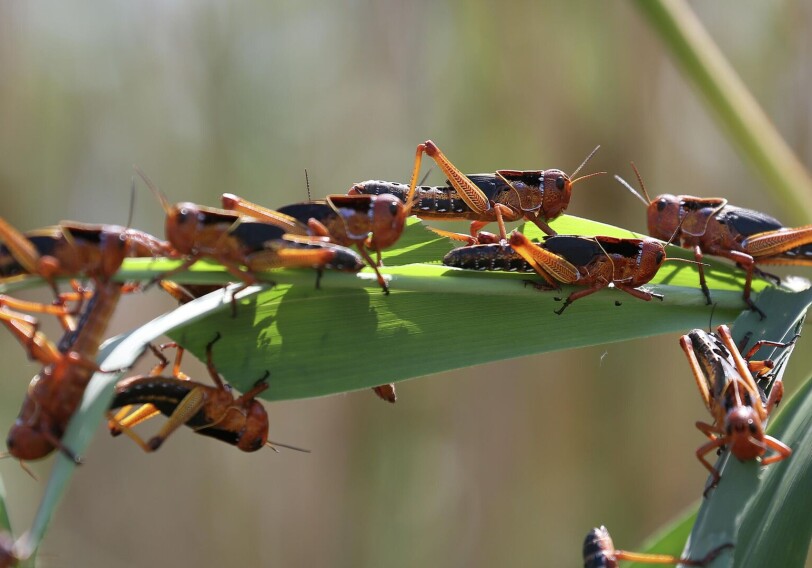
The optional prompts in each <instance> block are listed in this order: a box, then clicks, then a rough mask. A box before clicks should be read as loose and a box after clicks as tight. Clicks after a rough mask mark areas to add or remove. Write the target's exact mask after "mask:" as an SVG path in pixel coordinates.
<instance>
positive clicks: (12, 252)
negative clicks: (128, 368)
mask: <svg viewBox="0 0 812 568" xmlns="http://www.w3.org/2000/svg"><path fill="white" fill-rule="evenodd" d="M0 241H3V243H4V244H3V245H0V280H2V279H4V278H13V277H16V276H18V275H23V274H29V275H34V276H40V277H41V278H43V279H44V280H45V281H46V282H47V283H48V284H49V285H50V287H51V288H52V289H53V291H54V294H55V295H56V301H55V302H54V304H53V305H47V304H41V303H37V302H27V301H24V300H18V299H15V298H12V297H10V296H0V306H6V307H9V308H11V309H14V310H20V311H25V312H32V313H47V314H53V315H56V316H57V317H59V319H60V321H61V322H62V325H63V327H65V328H66V329H72V327H73V322H72V320H71V318H70V316H71V315H73V314H74V313H75V312H76V311H77V310H78V308H74V309H72V310H71V309H68V308H67V307H66V303H67V302H70V301H77V302H79V304H80V305H81V302H82V301H83V300H84V299H86V298H87V297H89V294H90V293H89V292H88V291H86V290H84V289H82V288H81V287H80V286H79V285H78V283H76V282H75V281H74V283H73V287H74V291H73V292H71V293H64V292H60V291H59V289H58V287H57V283H56V280H57V278H60V277H70V278H79V277H84V278H90V279H99V278H101V279H104V278H107V277H109V276H110V275H111V274H112V273H113V272H115V270H113V268H114V267H115V269H117V267H118V265H119V264H120V263H119V260H118V259H119V258H120V257H122V258H123V257H149V256H170V255H171V254H172V251H171V247H170V246H169V244H168V243H166V242H164V241H161V240H159V239H157V238H155V237H153V236H152V235H150V234H148V233H144V232H143V231H137V230H135V229H130V228H125V227H119V226H117V225H93V224H87V223H77V222H73V221H62V222H61V223H60V224H59V225H57V226H54V227H48V228H45V229H39V230H35V231H31V232H28V233H25V234H23V233H20V232H19V231H17V230H16V229H15V228H14V227H12V226H11V225H10V224H8V223H7V222H6V221H4V220H3V219H2V218H0Z"/></svg>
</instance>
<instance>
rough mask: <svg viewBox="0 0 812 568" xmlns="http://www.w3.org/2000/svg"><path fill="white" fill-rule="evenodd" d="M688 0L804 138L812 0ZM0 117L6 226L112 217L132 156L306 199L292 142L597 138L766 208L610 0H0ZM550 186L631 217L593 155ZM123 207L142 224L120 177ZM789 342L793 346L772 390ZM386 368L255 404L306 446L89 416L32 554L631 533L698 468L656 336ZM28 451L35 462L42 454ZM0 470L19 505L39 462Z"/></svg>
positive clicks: (198, 177) (170, 174)
mask: <svg viewBox="0 0 812 568" xmlns="http://www.w3.org/2000/svg"><path fill="white" fill-rule="evenodd" d="M695 8H696V9H697V10H698V12H699V16H700V18H701V19H702V21H703V22H704V23H705V24H706V26H707V27H708V29H709V31H710V32H711V34H712V35H713V36H714V37H715V38H716V39H717V41H718V43H719V44H720V47H721V48H722V50H723V52H724V53H725V54H726V55H727V56H728V57H729V58H730V60H731V62H732V64H733V66H734V67H735V68H736V70H737V71H738V72H739V73H740V74H741V76H742V78H743V79H744V81H745V83H746V84H747V85H749V86H750V87H751V88H752V90H753V92H754V94H755V96H756V97H757V98H758V100H759V101H760V103H761V104H762V105H763V106H764V108H765V110H766V112H767V114H768V115H769V116H770V117H771V118H772V119H773V120H774V121H775V122H776V124H777V126H778V128H779V130H780V131H781V133H782V134H783V135H784V136H785V137H786V138H787V140H788V141H789V144H790V146H791V147H792V148H794V149H795V150H796V151H797V152H798V153H799V155H800V157H801V159H802V161H804V162H805V163H810V162H812V113H810V102H809V101H810V99H809V92H810V86H812V74H811V73H812V72H811V71H810V66H809V62H808V55H809V53H810V49H812V33H810V29H811V28H812V5H810V4H808V3H804V2H800V1H797V0H796V1H791V0H783V1H778V2H773V3H762V2H757V1H754V0H747V1H737V2H734V1H732V0H725V1H720V2H715V3H713V4H704V3H703V4H699V3H697V5H696V6H695ZM0 124H2V128H0V198H1V199H0V203H2V205H1V207H2V216H3V217H5V218H7V219H9V220H10V221H12V222H13V223H14V224H15V225H16V226H18V227H20V228H21V229H31V228H35V227H40V226H44V225H48V224H52V223H55V222H56V221H58V220H59V219H63V218H67V219H76V220H82V221H88V222H110V223H119V224H124V223H126V222H127V217H128V207H129V200H130V192H129V186H130V178H131V176H132V173H133V170H132V165H133V164H138V165H140V166H141V167H142V168H144V170H146V171H147V172H148V173H149V175H150V176H151V177H152V178H153V179H154V180H156V182H157V183H158V184H159V185H160V186H161V187H162V188H163V189H164V190H165V191H166V192H167V193H168V194H169V196H170V199H173V200H193V201H197V202H200V203H206V204H216V202H217V198H218V196H219V194H220V193H222V192H223V191H231V192H235V193H240V194H242V195H245V196H246V197H248V198H250V199H253V200H256V201H260V202H263V203H267V204H268V205H270V206H276V205H282V204H285V203H289V202H293V201H297V200H302V199H304V198H305V196H306V190H305V182H304V174H303V170H304V169H305V168H307V169H308V171H309V173H310V181H311V186H312V189H313V192H314V195H316V196H319V195H324V194H326V193H335V192H342V191H345V190H346V189H347V188H348V187H349V186H350V184H351V183H352V182H355V181H361V180H365V179H391V180H406V178H407V176H408V174H409V172H410V168H411V162H412V157H413V151H414V147H415V145H416V144H417V143H418V142H420V141H423V140H425V139H427V138H431V139H433V140H435V141H436V142H437V143H438V144H439V145H440V147H441V148H443V150H444V151H445V152H446V153H447V155H448V156H449V157H450V158H451V159H452V160H454V161H455V162H456V163H457V164H458V165H459V166H460V167H461V168H462V169H463V170H464V171H467V172H474V171H492V170H494V169H496V168H517V169H522V168H526V169H530V168H547V167H559V168H562V169H564V170H568V171H571V170H572V169H573V168H575V166H577V165H578V163H579V162H580V161H581V160H582V159H583V157H584V156H585V155H586V154H587V153H588V152H589V151H590V150H591V149H592V148H593V147H594V146H595V145H596V144H599V143H600V144H602V145H603V147H602V149H601V151H600V153H599V154H598V155H597V156H596V158H595V159H594V160H593V162H592V164H591V165H590V169H591V170H595V169H606V170H608V171H609V172H610V173H620V174H621V175H623V176H624V177H627V178H628V177H630V176H631V169H630V168H629V166H628V162H629V160H634V161H635V162H636V163H637V164H638V166H639V167H640V170H641V172H642V174H643V175H644V178H645V180H646V182H647V185H648V187H649V188H650V190H653V191H654V192H659V193H665V192H671V193H693V194H698V195H706V196H712V195H724V196H726V197H728V198H729V199H730V200H731V202H733V203H737V204H741V205H744V206H749V207H753V208H758V209H762V210H765V211H767V212H770V213H772V214H775V215H777V216H779V218H780V217H781V214H782V213H783V211H782V204H781V203H780V202H776V201H775V200H774V199H773V198H772V196H771V192H770V188H769V187H764V185H763V184H762V183H761V181H760V180H759V179H758V177H757V176H756V174H755V173H754V172H753V171H752V169H750V168H749V167H748V164H747V163H744V162H743V161H742V160H741V159H740V158H739V156H737V155H736V154H735V153H734V152H733V150H732V149H731V146H730V144H729V143H728V142H727V141H726V140H725V138H724V136H723V135H722V134H721V133H720V131H719V129H718V128H717V125H716V124H715V123H714V121H713V118H712V117H711V116H710V115H709V114H708V112H707V111H706V109H705V107H704V106H703V103H702V101H701V100H700V99H699V98H698V96H697V95H696V94H695V93H694V92H693V90H692V89H691V88H690V86H689V85H687V84H686V81H685V80H684V78H683V77H682V76H681V75H680V74H679V72H678V71H677V70H676V69H675V68H674V66H673V65H672V63H671V62H670V61H669V59H668V56H667V54H666V53H664V50H663V48H662V46H661V45H660V43H659V42H658V40H657V38H656V37H653V36H652V34H651V33H650V31H649V30H648V29H647V28H646V27H645V25H644V23H643V22H642V20H641V19H640V17H639V16H638V14H636V13H635V12H634V10H633V9H632V8H631V7H630V6H628V5H626V4H624V3H595V2H588V1H584V0H578V1H572V2H566V3H563V2H562V3H535V2H509V3H490V2H482V1H474V2H464V1H459V0H450V1H441V2H425V1H419V2H409V3H407V2H399V1H392V0H387V1H381V2H371V1H356V2H332V3H330V2H312V1H309V0H304V1H300V2H295V3H285V2H280V3H263V2H245V1H232V2H228V3H221V2H213V1H197V2H190V1H183V0H181V1H177V2H158V1H154V0H153V1H145V2H137V3H134V2H125V1H110V2H104V3H62V2H56V1H43V2H22V1H12V2H6V3H3V4H0ZM431 180H432V181H438V182H439V181H440V180H441V177H440V175H439V174H437V173H436V172H435V173H434V174H433V177H432V178H431ZM570 212H571V213H573V214H576V215H581V216H586V217H591V218H594V219H596V220H600V221H605V222H609V223H612V224H616V225H621V226H626V227H629V228H631V229H635V230H643V229H644V227H645V226H644V222H645V220H644V216H643V211H642V208H641V206H640V204H639V202H637V201H636V200H634V199H633V198H632V197H631V196H629V195H628V194H627V193H625V192H624V191H623V190H622V189H621V188H620V187H619V186H618V185H617V184H615V183H614V181H613V180H611V178H610V177H608V176H606V177H603V178H599V179H596V180H593V181H590V182H589V183H588V184H584V185H583V186H579V187H578V188H577V190H576V195H575V196H574V198H573V201H572V206H571V208H570ZM133 224H134V226H136V227H139V228H142V229H146V230H150V231H153V232H155V233H160V232H161V231H162V214H161V210H160V208H159V206H158V205H157V203H155V202H154V200H152V198H151V197H150V196H149V194H148V193H147V192H146V191H143V188H141V189H139V192H138V201H137V204H136V207H135V211H134V222H133ZM806 275H807V276H809V275H808V274H806ZM171 307H172V302H171V301H169V300H168V299H166V298H164V297H162V296H161V295H160V294H159V293H158V292H157V291H155V290H153V291H150V292H149V293H148V294H146V295H145V296H143V297H134V298H127V299H126V300H125V301H124V302H123V305H122V307H121V309H120V311H119V313H118V315H117V318H116V321H115V323H114V328H115V331H116V332H119V331H123V330H126V329H128V328H131V327H133V326H135V325H138V324H139V323H141V322H143V321H145V319H146V318H147V317H151V316H152V315H157V314H159V313H161V312H163V311H165V310H167V309H169V308H171ZM471 309H472V310H475V309H476V306H475V305H472V306H471ZM52 331H53V330H52ZM516 332H517V333H521V330H516ZM482 333H488V327H487V323H486V322H483V328H482ZM549 333H556V330H555V329H550V330H549ZM803 342H804V343H805V344H806V345H809V343H808V338H804V339H803ZM438 348H439V347H438ZM369 349H375V345H370V346H369ZM0 356H2V358H3V361H5V362H6V363H5V364H6V365H8V369H9V372H8V373H6V377H5V380H3V381H2V383H0V424H2V425H3V427H4V428H5V425H8V424H10V423H11V421H12V420H13V417H14V416H15V415H16V412H17V409H18V406H19V402H20V400H21V398H22V395H23V393H24V391H25V388H26V385H27V381H28V379H29V378H30V377H31V376H32V375H33V373H34V372H35V371H36V366H35V365H32V364H30V363H28V362H27V361H26V360H25V357H24V356H23V354H22V352H21V351H20V350H19V348H18V347H17V345H16V344H14V342H13V341H11V340H10V339H9V338H5V339H4V340H3V341H2V343H0ZM313 356H314V357H317V356H318V353H314V355H313ZM415 356H419V354H415ZM188 368H189V372H190V373H192V374H195V373H196V374H197V375H198V376H200V375H201V371H200V367H195V366H193V365H189V366H188ZM809 368H810V356H809V355H808V352H806V349H804V348H803V347H802V348H800V349H798V350H796V356H795V357H794V359H793V361H792V363H791V365H790V369H789V371H788V374H787V376H786V378H785V380H786V382H787V386H788V388H789V389H790V391H792V390H793V389H794V387H796V386H797V385H798V384H799V381H800V380H801V379H802V378H805V377H806V376H807V375H808V372H809ZM381 380H382V382H383V381H385V380H386V369H385V368H382V369H381ZM398 389H399V395H400V399H399V401H398V403H397V404H396V405H395V406H394V407H390V406H388V405H386V404H384V403H382V402H380V401H378V400H377V399H376V398H375V397H374V396H373V395H372V394H371V393H369V392H359V393H352V394H347V395H345V396H335V397H329V398H324V399H317V400H304V401H295V402H287V403H277V404H273V405H269V412H270V414H271V419H272V438H274V439H277V440H280V441H285V442H289V443H293V444H298V445H303V446H306V447H309V448H311V449H312V450H313V453H312V454H311V455H304V454H297V453H293V452H288V451H283V452H282V453H280V454H274V453H272V452H270V451H264V452H261V453H259V454H252V455H242V454H240V452H238V451H236V450H235V449H233V448H231V447H226V446H225V445H222V444H217V443H214V442H212V441H211V440H209V439H204V438H202V437H199V436H195V435H193V434H192V433H191V432H188V431H183V432H181V433H179V434H178V435H176V436H174V437H173V438H172V439H170V441H169V442H168V443H167V444H166V445H165V446H164V447H163V448H162V449H161V451H160V452H158V453H157V454H155V455H149V456H147V455H144V454H142V453H141V451H140V450H139V449H138V448H137V447H136V446H134V445H132V444H131V443H130V442H128V441H127V440H124V439H116V440H112V439H110V438H109V437H108V436H106V435H103V434H101V435H99V437H98V439H97V440H96V442H95V443H94V445H93V446H92V447H91V449H90V451H89V452H88V454H87V456H86V465H84V466H83V467H82V468H81V469H80V471H79V472H78V475H77V476H76V477H75V480H74V482H73V485H72V486H71V488H70V490H69V491H68V493H67V495H66V498H65V500H64V502H63V504H62V506H61V508H60V509H59V510H58V512H57V515H56V518H55V520H54V522H53V525H52V527H51V530H50V533H49V534H48V537H47V539H46V541H45V544H44V546H43V549H42V558H41V559H42V565H43V566H84V567H87V568H91V567H97V566H98V567H109V566H117V567H129V566H148V565H160V566H217V565H231V566H236V565H243V566H271V565H274V566H347V567H349V566H353V567H356V566H391V567H398V566H404V567H405V566H448V567H451V566H466V567H473V566H482V567H486V566H495V565H507V566H528V567H530V566H575V565H578V564H579V554H580V547H581V542H582V539H583V536H584V534H585V533H586V531H587V530H588V529H589V528H590V527H592V526H594V525H597V524H601V523H605V524H606V525H607V526H609V527H610V528H611V530H612V533H613V535H614V536H615V541H616V542H617V543H618V544H619V545H620V546H623V547H625V548H633V547H634V546H636V545H638V544H639V543H640V541H641V540H642V539H643V538H644V537H645V536H647V535H649V534H650V533H651V532H652V531H654V530H655V529H657V528H658V527H660V526H661V525H662V524H664V523H666V522H667V521H669V520H670V519H672V518H673V517H674V516H675V515H676V514H677V513H678V512H679V511H681V510H683V509H684V508H686V507H688V506H690V505H691V503H693V502H694V501H695V500H696V499H697V498H699V496H700V495H701V493H702V487H703V483H704V480H705V473H704V469H703V468H702V467H701V466H700V464H699V463H698V462H697V461H696V459H695V458H694V456H693V451H694V449H695V448H696V447H697V446H698V445H699V444H700V443H701V442H702V437H701V435H700V434H699V433H698V432H697V431H696V430H695V429H694V428H693V422H694V421H695V420H697V419H701V418H703V417H704V415H705V411H704V409H703V407H702V404H701V401H700V399H699V396H698V394H697V392H696V389H695V387H694V385H693V382H692V380H691V378H690V375H689V373H688V368H687V365H686V364H685V361H684V357H683V356H682V354H681V352H680V351H679V349H678V347H677V337H675V336H664V337H657V338H651V339H647V340H640V341H634V342H628V343H624V344H614V345H606V346H600V347H595V348H591V349H583V350H579V351H577V352H564V353H557V354H548V355H543V356H537V357H528V358H524V359H520V360H512V361H506V362H501V363H494V364H491V365H487V366H482V367H477V368H472V369H463V370H458V371H455V372H451V373H447V374H444V375H439V376H433V377H430V378H424V379H421V380H415V381H411V382H407V383H401V384H399V385H398ZM33 467H34V469H35V470H36V471H37V472H38V473H39V475H40V477H41V479H45V478H47V472H48V471H49V468H50V463H49V462H45V463H41V464H34V466H33ZM0 468H2V469H0V473H1V474H2V476H3V478H4V481H5V484H6V487H7V489H8V492H9V494H10V495H9V501H10V503H9V505H10V507H11V511H12V514H13V515H14V517H13V521H14V523H15V529H16V530H17V531H21V530H23V529H24V528H26V527H27V526H29V524H30V521H31V517H32V516H33V514H34V510H35V504H36V503H37V501H38V498H39V495H40V493H41V491H42V488H43V486H44V481H39V482H35V481H33V480H32V479H30V478H29V477H28V476H27V475H25V473H24V472H22V471H21V470H20V468H19V467H17V466H16V464H14V463H13V462H11V461H3V462H0Z"/></svg>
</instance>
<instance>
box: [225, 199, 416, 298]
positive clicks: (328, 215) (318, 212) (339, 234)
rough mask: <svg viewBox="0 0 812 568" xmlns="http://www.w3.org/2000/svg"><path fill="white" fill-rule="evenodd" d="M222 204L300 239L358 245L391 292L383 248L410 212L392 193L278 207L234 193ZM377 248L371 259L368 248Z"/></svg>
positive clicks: (396, 235)
mask: <svg viewBox="0 0 812 568" xmlns="http://www.w3.org/2000/svg"><path fill="white" fill-rule="evenodd" d="M221 199H222V204H223V207H224V208H225V209H227V210H231V211H236V212H239V213H241V214H244V215H248V216H251V217H254V218H257V219H261V220H262V221H264V222H266V223H270V224H272V225H276V226H278V227H280V228H282V229H284V230H285V232H286V233H288V234H292V235H298V236H300V237H301V238H310V239H313V238H323V239H325V240H328V241H329V242H331V243H335V244H337V245H342V246H355V247H357V248H358V251H359V252H360V253H361V256H362V257H363V258H364V260H365V261H366V262H367V264H368V265H369V266H370V267H371V268H372V269H373V270H374V271H375V274H376V276H377V277H378V284H380V286H381V288H382V289H383V290H384V292H386V293H389V289H388V287H387V285H386V280H384V278H383V276H382V275H381V273H380V271H379V270H378V266H380V264H381V251H382V250H383V249H386V248H389V247H390V246H392V245H393V244H395V243H396V242H397V240H398V239H399V238H400V235H401V233H403V226H404V223H405V222H406V218H407V217H408V216H409V213H410V211H411V206H410V204H408V203H407V204H404V203H403V202H402V201H400V200H399V199H398V198H397V197H395V196H393V195H329V196H327V198H326V199H324V200H323V201H309V202H305V203H295V204H293V205H287V206H285V207H282V208H280V209H279V210H273V209H268V208H267V207H263V206H262V205H257V204H256V203H251V202H250V201H247V200H245V199H243V198H241V197H238V196H236V195H234V194H231V193H224V194H223V196H222V198H221ZM370 250H372V251H375V253H376V255H377V259H376V260H372V258H371V257H370V255H369V252H368V251H370Z"/></svg>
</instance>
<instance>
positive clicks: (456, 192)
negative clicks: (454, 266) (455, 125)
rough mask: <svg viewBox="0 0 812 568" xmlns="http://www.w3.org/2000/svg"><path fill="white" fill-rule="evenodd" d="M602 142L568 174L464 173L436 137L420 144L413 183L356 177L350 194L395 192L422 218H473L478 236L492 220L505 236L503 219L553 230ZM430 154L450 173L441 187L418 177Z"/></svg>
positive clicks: (552, 171)
mask: <svg viewBox="0 0 812 568" xmlns="http://www.w3.org/2000/svg"><path fill="white" fill-rule="evenodd" d="M598 148H600V146H598V147H597V148H595V149H594V150H593V151H592V153H590V154H589V156H587V157H586V159H585V160H584V161H583V162H582V163H581V165H580V166H578V167H577V168H576V170H575V171H574V172H573V173H572V176H568V175H567V174H565V173H564V172H562V171H561V170H558V169H549V170H526V171H520V170H497V171H496V172H495V173H491V174H471V175H466V174H463V173H462V172H461V171H460V170H459V169H457V167H456V166H455V165H454V164H452V163H451V161H450V160H449V159H448V158H446V156H445V155H444V154H443V153H442V152H441V151H440V149H439V148H438V147H437V145H436V144H435V143H434V142H432V141H431V140H427V141H425V142H424V143H422V144H418V146H417V151H416V154H415V162H414V168H413V170H412V177H411V181H410V183H409V185H408V186H407V185H406V184H401V183H392V182H388V181H365V182H361V183H356V184H355V185H353V186H352V188H350V190H349V194H350V195H385V194H392V195H396V196H397V197H398V198H399V199H400V200H401V201H403V202H404V203H412V202H414V203H415V206H414V211H415V214H416V215H417V216H418V217H420V218H421V219H440V220H445V221H456V220H464V219H468V220H471V221H472V222H471V236H476V235H477V233H478V232H479V230H480V229H482V228H483V227H484V226H485V225H487V224H488V223H492V222H496V223H498V225H499V232H500V235H501V236H502V237H503V238H504V237H505V229H504V221H518V220H520V219H527V220H528V221H531V222H532V223H535V224H536V226H538V227H539V228H540V229H541V230H542V231H544V232H545V233H546V234H548V235H555V234H556V233H555V231H553V230H552V228H550V226H549V225H548V224H547V222H548V221H552V220H553V219H555V218H557V217H558V216H559V215H561V214H562V213H563V212H564V211H565V210H566V208H567V206H568V205H569V202H570V197H571V195H572V186H574V185H575V184H576V183H578V182H579V181H583V180H585V179H588V178H590V177H593V176H596V175H601V174H605V173H606V172H596V173H593V174H589V175H585V176H581V177H579V178H576V179H574V180H573V179H571V178H572V177H574V176H575V175H577V173H578V172H579V171H580V170H581V168H583V167H584V165H585V164H586V163H587V162H588V161H589V159H590V158H592V156H594V155H595V152H597V151H598ZM424 153H425V154H428V156H429V157H431V158H432V159H433V160H434V161H435V162H436V163H437V165H438V166H439V167H440V169H441V170H442V171H443V173H444V174H445V175H446V177H447V178H448V183H447V184H446V185H444V186H440V187H427V186H418V185H417V177H418V175H419V173H420V165H421V162H422V158H423V154H424Z"/></svg>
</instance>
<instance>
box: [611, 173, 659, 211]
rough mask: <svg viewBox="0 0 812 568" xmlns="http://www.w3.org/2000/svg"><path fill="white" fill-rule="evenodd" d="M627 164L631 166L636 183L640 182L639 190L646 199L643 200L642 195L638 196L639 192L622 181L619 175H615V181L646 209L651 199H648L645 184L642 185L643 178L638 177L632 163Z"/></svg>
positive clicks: (638, 174)
mask: <svg viewBox="0 0 812 568" xmlns="http://www.w3.org/2000/svg"><path fill="white" fill-rule="evenodd" d="M629 163H630V164H631V165H632V169H633V170H634V175H636V176H637V181H638V182H640V188H641V189H642V190H643V194H644V195H645V196H646V197H645V198H644V197H643V196H642V195H640V192H638V191H637V190H636V189H634V188H633V187H632V186H631V185H629V182H627V181H626V180H625V179H623V178H622V177H620V176H619V175H617V174H615V179H616V180H617V181H618V183H620V185H622V186H623V187H625V188H626V189H628V190H629V191H631V192H632V194H633V195H634V196H635V197H637V199H639V200H640V201H642V202H643V204H644V205H645V206H646V207H648V206H649V205H651V197H649V195H648V191H646V184H644V183H643V176H641V175H640V172H639V171H638V170H637V166H635V165H634V162H629Z"/></svg>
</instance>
